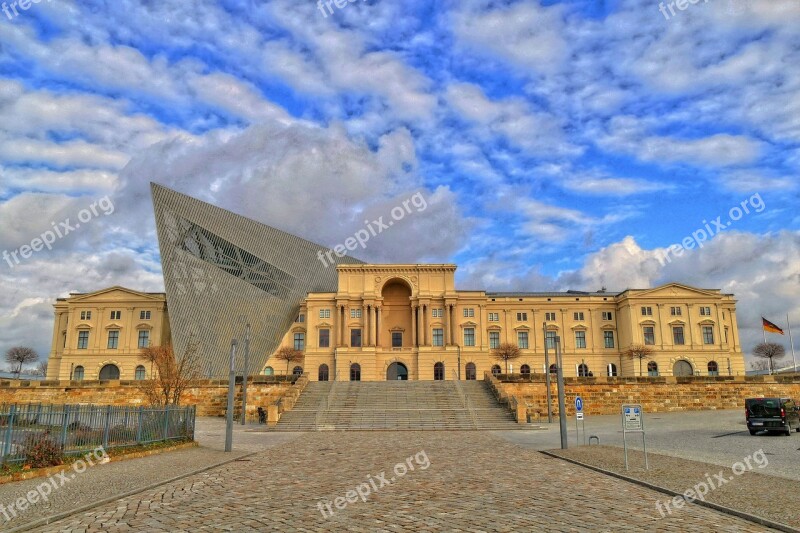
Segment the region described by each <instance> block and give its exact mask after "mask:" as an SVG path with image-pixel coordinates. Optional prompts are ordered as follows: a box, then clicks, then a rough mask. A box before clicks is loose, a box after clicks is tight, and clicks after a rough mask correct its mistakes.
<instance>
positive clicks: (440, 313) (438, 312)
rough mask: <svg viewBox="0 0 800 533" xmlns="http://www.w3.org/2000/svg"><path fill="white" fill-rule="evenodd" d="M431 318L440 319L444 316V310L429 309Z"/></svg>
mask: <svg viewBox="0 0 800 533" xmlns="http://www.w3.org/2000/svg"><path fill="white" fill-rule="evenodd" d="M431 316H432V317H433V318H442V317H443V316H444V310H442V309H431Z"/></svg>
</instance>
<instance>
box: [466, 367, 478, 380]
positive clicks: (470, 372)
mask: <svg viewBox="0 0 800 533" xmlns="http://www.w3.org/2000/svg"><path fill="white" fill-rule="evenodd" d="M466 371H467V379H468V380H473V379H475V378H477V377H478V372H477V369H476V368H475V363H467V367H466Z"/></svg>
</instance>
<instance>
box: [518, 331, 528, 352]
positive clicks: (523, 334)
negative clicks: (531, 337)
mask: <svg viewBox="0 0 800 533" xmlns="http://www.w3.org/2000/svg"><path fill="white" fill-rule="evenodd" d="M517 346H519V347H520V348H521V349H523V350H527V349H528V332H527V331H518V332H517Z"/></svg>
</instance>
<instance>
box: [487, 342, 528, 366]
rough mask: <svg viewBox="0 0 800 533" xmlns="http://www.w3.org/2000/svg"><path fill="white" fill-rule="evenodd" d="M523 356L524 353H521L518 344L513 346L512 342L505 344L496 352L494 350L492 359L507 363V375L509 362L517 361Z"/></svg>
mask: <svg viewBox="0 0 800 533" xmlns="http://www.w3.org/2000/svg"><path fill="white" fill-rule="evenodd" d="M521 355H522V352H521V351H520V349H519V346H517V345H516V344H511V343H510V342H506V343H503V344H501V345H499V346H498V347H497V348H495V349H494V350H492V357H494V358H495V359H497V360H498V361H504V362H505V364H506V374H508V362H509V361H513V360H515V359H519V357H520V356H521Z"/></svg>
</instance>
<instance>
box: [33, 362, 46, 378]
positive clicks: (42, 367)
mask: <svg viewBox="0 0 800 533" xmlns="http://www.w3.org/2000/svg"><path fill="white" fill-rule="evenodd" d="M33 373H34V374H36V375H38V376H46V375H47V361H39V364H38V365H36V369H35V370H34V371H33Z"/></svg>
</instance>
